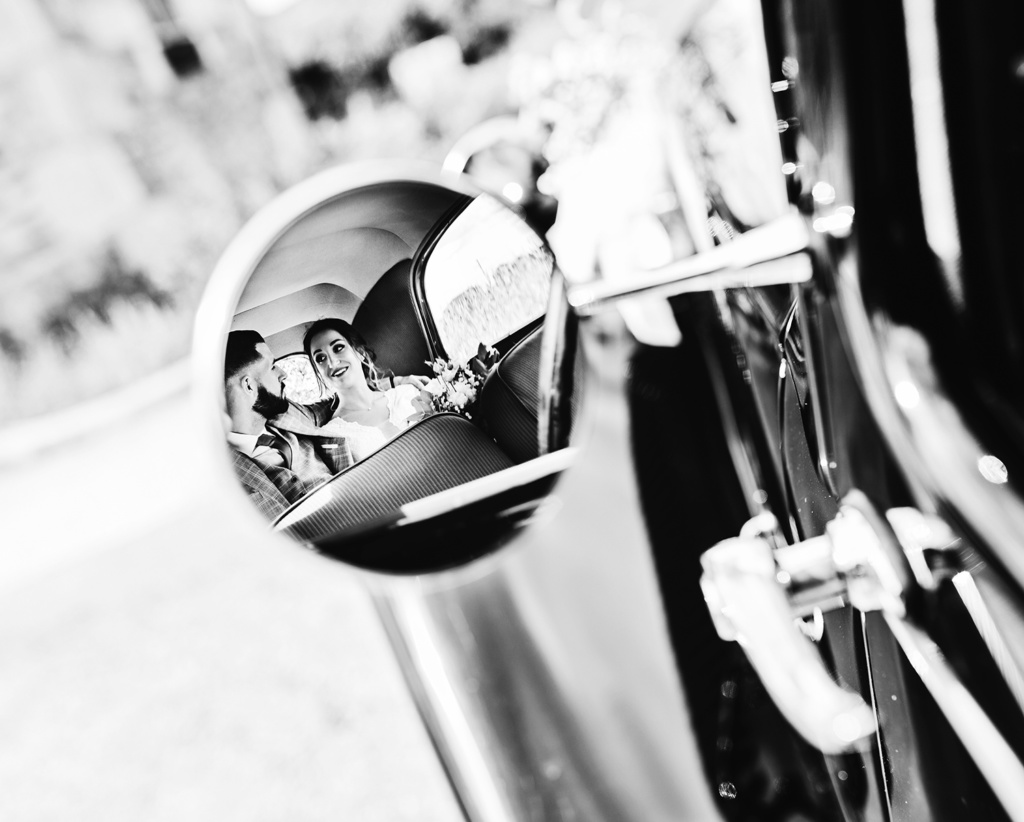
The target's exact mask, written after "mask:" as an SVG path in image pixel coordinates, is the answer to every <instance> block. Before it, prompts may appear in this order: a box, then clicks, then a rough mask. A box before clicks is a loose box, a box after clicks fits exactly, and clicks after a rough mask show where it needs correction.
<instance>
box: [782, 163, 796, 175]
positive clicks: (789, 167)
mask: <svg viewBox="0 0 1024 822" xmlns="http://www.w3.org/2000/svg"><path fill="white" fill-rule="evenodd" d="M796 170H797V164H796V163H783V164H782V173H783V174H795V173H796Z"/></svg>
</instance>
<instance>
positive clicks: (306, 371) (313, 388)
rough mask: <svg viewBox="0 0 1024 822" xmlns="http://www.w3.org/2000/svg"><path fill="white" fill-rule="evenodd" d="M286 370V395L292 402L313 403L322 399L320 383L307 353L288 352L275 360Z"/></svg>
mask: <svg viewBox="0 0 1024 822" xmlns="http://www.w3.org/2000/svg"><path fill="white" fill-rule="evenodd" d="M274 364H275V365H277V366H278V367H280V369H281V370H282V371H283V372H284V395H285V397H286V398H287V399H289V400H291V401H292V402H298V403H303V404H307V403H311V402H316V401H317V400H319V399H321V396H320V383H318V382H317V380H316V375H315V374H314V373H313V366H312V365H310V363H309V358H308V357H307V356H306V355H305V354H288V355H287V356H284V357H281V358H279V359H277V360H275V361H274Z"/></svg>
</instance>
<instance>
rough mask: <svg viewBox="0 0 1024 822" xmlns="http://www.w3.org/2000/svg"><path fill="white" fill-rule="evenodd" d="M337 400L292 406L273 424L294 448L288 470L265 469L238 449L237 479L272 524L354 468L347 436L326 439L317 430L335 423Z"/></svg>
mask: <svg viewBox="0 0 1024 822" xmlns="http://www.w3.org/2000/svg"><path fill="white" fill-rule="evenodd" d="M336 403H337V400H336V399H330V400H324V401H323V402H320V403H315V404H314V405H309V406H303V405H296V404H294V403H293V404H292V408H291V409H289V411H288V412H286V413H285V414H282V415H281V416H280V417H278V418H277V419H275V420H274V421H273V423H268V424H267V430H268V431H270V432H271V433H273V434H277V435H278V436H279V437H281V439H283V440H284V441H285V442H286V443H288V446H289V448H290V451H291V453H290V454H289V457H290V463H289V466H288V467H284V466H275V465H264V464H263V463H261V462H259V461H258V460H256V459H253V458H252V457H249V456H247V455H245V454H242V453H240V452H239V451H237V450H236V449H234V448H232V449H231V452H232V464H233V465H234V468H235V474H236V476H237V477H238V479H239V481H240V482H241V483H242V487H243V488H244V489H245V491H246V493H247V494H248V495H249V498H250V499H251V500H252V501H253V503H254V504H255V505H256V507H257V508H259V510H260V511H261V512H262V513H263V514H264V515H265V516H266V517H267V518H269V519H272V520H273V519H277V517H279V516H280V515H281V514H282V513H283V512H284V510H285V509H286V508H287V507H288V506H289V505H291V504H292V503H293V502H297V501H298V500H299V499H301V498H302V497H304V496H305V495H306V494H308V493H309V492H310V491H312V490H313V489H314V488H316V487H317V486H319V485H320V484H321V483H323V482H326V481H327V480H328V479H330V478H331V477H332V476H334V475H335V474H337V473H339V472H341V471H344V470H345V469H346V468H348V467H349V466H350V465H351V464H352V463H353V459H352V452H351V450H350V449H349V447H348V443H347V442H346V441H345V438H344V437H335V436H326V435H324V434H322V433H321V432H320V430H319V428H318V427H317V426H318V424H319V423H322V422H326V421H327V420H329V419H330V418H331V414H332V413H333V411H334V405H335V404H336Z"/></svg>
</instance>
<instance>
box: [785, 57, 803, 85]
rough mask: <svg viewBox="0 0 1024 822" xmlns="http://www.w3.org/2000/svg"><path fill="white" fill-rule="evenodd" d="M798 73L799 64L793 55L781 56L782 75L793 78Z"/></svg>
mask: <svg viewBox="0 0 1024 822" xmlns="http://www.w3.org/2000/svg"><path fill="white" fill-rule="evenodd" d="M799 73H800V64H799V63H798V62H797V61H796V58H795V57H783V58H782V76H783V77H785V78H786V79H788V80H793V79H795V78H796V76H797V75H798V74H799Z"/></svg>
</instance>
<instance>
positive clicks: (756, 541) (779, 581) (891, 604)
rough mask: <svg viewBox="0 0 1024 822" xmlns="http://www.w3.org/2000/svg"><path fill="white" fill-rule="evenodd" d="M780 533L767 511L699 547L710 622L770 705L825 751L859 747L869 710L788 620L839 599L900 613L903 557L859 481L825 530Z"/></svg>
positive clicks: (870, 724) (869, 726) (906, 574)
mask: <svg viewBox="0 0 1024 822" xmlns="http://www.w3.org/2000/svg"><path fill="white" fill-rule="evenodd" d="M883 535H885V536H888V537H889V538H888V539H886V538H885V536H883ZM780 543H781V539H779V538H778V537H777V528H776V522H775V518H774V517H773V516H772V515H771V514H763V515H761V517H758V518H755V519H754V520H751V521H750V522H748V523H747V525H746V526H744V528H743V530H742V531H741V534H740V536H739V537H738V538H735V539H728V540H725V541H724V542H720V543H718V544H717V545H715V546H714V547H713V548H711V549H710V550H709V551H706V552H705V553H704V555H703V556H702V557H701V564H702V565H703V568H704V573H703V576H702V578H701V587H702V590H703V592H704V598H705V600H706V602H707V604H708V608H709V610H710V612H711V616H712V619H713V620H714V623H715V627H716V629H717V630H718V634H719V636H720V637H722V639H725V640H735V641H737V642H739V643H740V644H741V645H742V646H743V649H744V651H745V652H746V654H747V657H748V658H749V659H750V662H751V664H752V665H753V667H754V669H755V671H756V672H757V674H758V676H759V677H760V678H761V681H762V682H763V683H764V686H765V688H766V690H767V691H768V693H769V694H770V696H771V697H772V699H773V700H774V701H775V704H776V705H777V706H778V707H779V710H780V711H781V712H782V714H783V715H784V716H785V717H786V719H787V720H789V722H790V724H791V725H792V726H793V727H794V728H795V729H796V730H797V731H798V732H799V733H800V734H801V735H802V736H803V737H804V738H805V739H807V741H808V742H810V743H811V744H812V745H814V746H815V747H817V748H818V749H819V750H821V751H823V752H825V753H831V754H836V753H842V752H846V751H851V750H855V749H858V748H862V747H863V746H864V744H865V743H866V742H867V740H868V739H869V738H870V737H871V736H872V735H873V734H874V733H875V729H876V725H875V717H874V712H873V711H872V709H871V708H870V707H869V706H868V705H867V704H866V703H865V702H864V700H863V699H862V698H861V697H860V695H859V694H857V693H854V692H853V691H851V690H848V689H847V688H845V687H843V686H842V685H841V684H839V683H837V682H835V681H834V680H833V679H832V676H831V675H830V674H829V672H828V671H827V670H826V668H825V665H824V662H823V661H822V659H821V656H820V655H819V653H818V652H817V650H815V648H814V646H813V645H812V644H811V643H810V641H809V640H808V639H807V638H806V637H805V636H804V635H803V633H802V632H801V631H800V630H799V628H798V627H797V626H796V624H795V622H794V620H795V619H797V618H799V617H802V616H808V615H810V614H812V613H814V612H815V610H816V609H817V610H819V611H828V610H833V609H835V608H839V607H842V606H843V605H845V604H846V603H848V602H849V603H852V604H853V605H854V606H855V607H857V608H859V609H860V610H862V611H873V610H885V611H886V612H887V613H890V614H892V615H894V616H896V617H898V618H902V617H903V616H904V615H905V609H904V606H903V600H902V596H903V592H904V591H905V590H906V589H907V587H908V586H909V584H910V583H911V578H912V576H913V572H912V570H911V566H910V564H909V563H908V561H907V560H906V558H905V557H904V555H903V551H902V548H901V546H900V544H899V542H898V541H897V540H896V538H895V535H894V534H893V532H892V530H891V529H890V528H888V527H887V526H886V525H885V524H884V523H882V522H880V521H879V520H878V516H877V514H876V513H875V512H874V509H873V508H872V506H871V505H870V503H869V502H868V500H867V498H866V497H865V496H864V495H863V494H862V493H860V492H858V491H854V492H851V494H849V495H848V496H847V497H846V498H845V499H844V504H843V506H842V508H841V510H840V514H839V515H838V516H837V517H836V518H835V519H834V520H832V521H831V522H830V523H828V525H827V526H826V533H825V534H824V535H822V536H819V537H814V538H812V539H808V540H804V541H802V542H798V543H796V544H795V545H784V544H780Z"/></svg>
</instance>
